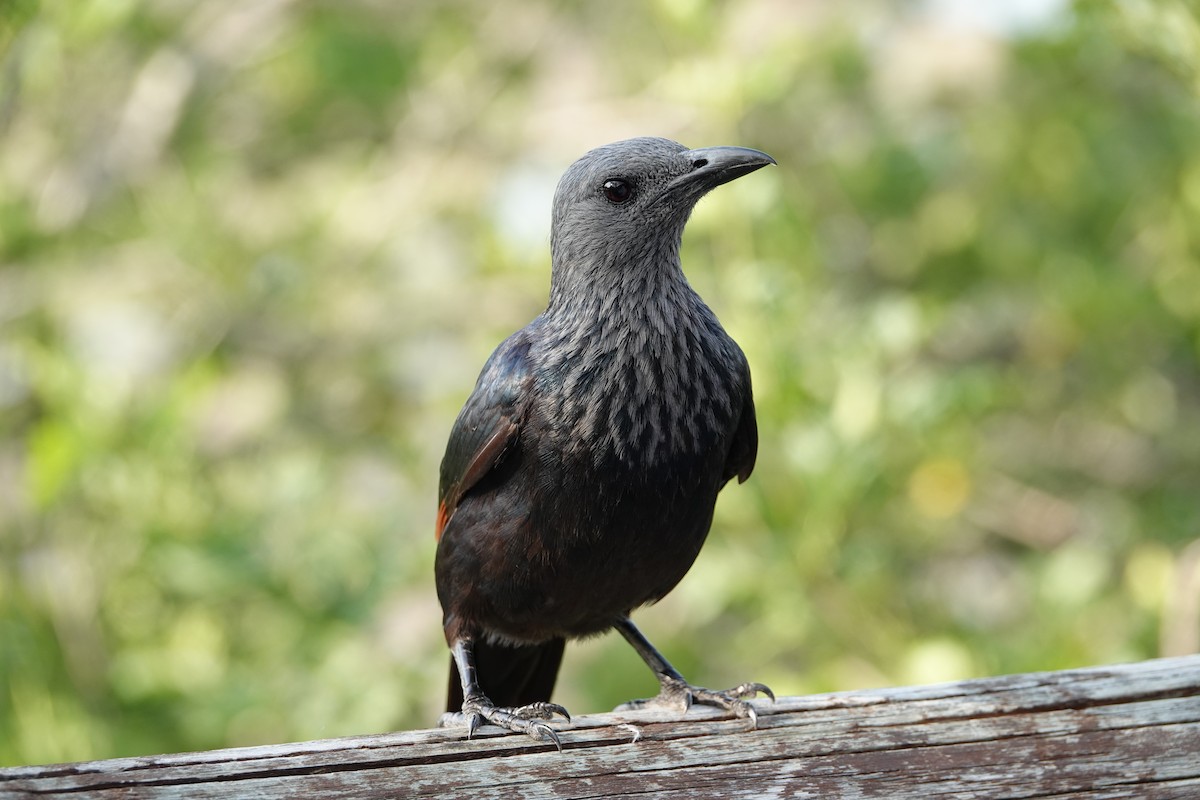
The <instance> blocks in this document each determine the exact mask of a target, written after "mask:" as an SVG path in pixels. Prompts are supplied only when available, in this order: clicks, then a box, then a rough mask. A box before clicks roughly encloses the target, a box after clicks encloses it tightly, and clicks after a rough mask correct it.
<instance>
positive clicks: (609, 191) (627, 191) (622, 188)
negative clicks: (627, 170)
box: [604, 180, 633, 205]
mask: <svg viewBox="0 0 1200 800" xmlns="http://www.w3.org/2000/svg"><path fill="white" fill-rule="evenodd" d="M604 197H605V198H606V199H607V200H608V202H610V203H616V204H617V205H620V204H621V203H627V202H629V198H631V197H633V187H632V186H630V185H629V184H628V183H626V182H625V181H620V180H609V181H605V182H604Z"/></svg>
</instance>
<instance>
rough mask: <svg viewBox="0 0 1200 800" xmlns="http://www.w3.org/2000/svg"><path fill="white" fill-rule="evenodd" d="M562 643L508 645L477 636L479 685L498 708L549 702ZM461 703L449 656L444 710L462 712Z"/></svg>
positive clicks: (460, 685)
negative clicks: (493, 642) (447, 686)
mask: <svg viewBox="0 0 1200 800" xmlns="http://www.w3.org/2000/svg"><path fill="white" fill-rule="evenodd" d="M565 644H566V642H565V641H564V640H562V639H550V640H549V641H546V642H542V643H541V644H528V645H519V646H510V645H503V644H492V643H490V642H488V641H486V640H483V639H477V640H476V641H475V643H474V649H475V667H476V669H477V671H478V676H479V688H480V689H482V690H483V693H484V694H486V695H487V696H488V699H490V700H491V701H492V702H493V703H495V704H496V705H497V706H500V707H513V706H525V705H529V704H530V703H537V702H540V701H541V702H548V701H549V700H550V693H551V692H552V691H554V681H555V679H556V678H557V677H558V666H559V664H561V663H562V656H563V646H564V645H565ZM462 704H463V693H462V681H460V680H459V677H458V667H457V666H456V665H455V663H454V659H453V658H451V659H450V689H449V692H448V693H447V698H446V710H447V711H461V710H462Z"/></svg>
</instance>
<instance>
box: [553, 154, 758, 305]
mask: <svg viewBox="0 0 1200 800" xmlns="http://www.w3.org/2000/svg"><path fill="white" fill-rule="evenodd" d="M774 163H775V159H773V158H771V157H770V156H769V155H767V154H766V153H762V152H759V151H758V150H751V149H749V148H745V147H708V148H704V149H701V150H688V149H687V148H686V147H684V146H683V145H681V144H679V143H678V142H673V141H671V140H670V139H660V138H655V137H648V136H647V137H641V138H637V139H626V140H624V141H620V142H613V143H612V144H606V145H604V146H602V147H597V148H596V149H595V150H592V151H591V152H589V153H587V154H586V155H584V156H583V157H582V158H580V159H579V160H578V161H576V162H575V163H574V164H572V165H571V167H570V168H569V169H568V170H567V171H566V173H565V174H564V175H563V176H562V179H561V180H560V181H559V182H558V189H557V190H556V191H555V193H554V214H553V221H552V227H551V238H550V243H551V249H552V251H553V254H554V272H555V276H554V279H555V283H561V282H562V281H563V280H564V279H565V278H566V277H567V276H566V275H563V274H560V273H564V272H566V273H576V272H578V271H579V270H580V268H581V267H583V268H584V269H586V270H587V271H594V270H596V269H601V268H603V269H630V268H640V267H644V266H645V265H646V261H647V259H649V260H651V261H656V262H657V261H661V260H663V259H667V260H671V259H676V260H677V257H678V250H679V240H680V236H681V235H682V233H683V226H684V224H685V223H686V222H687V219H688V216H689V215H690V214H691V212H692V209H693V208H694V207H695V205H696V202H697V201H698V200H699V199H700V198H701V197H703V196H704V195H705V194H707V193H708V192H709V191H710V190H711V189H714V188H715V187H717V186H720V185H721V184H723V183H728V182H729V181H731V180H733V179H735V178H740V177H741V176H743V175H746V174H749V173H751V172H754V171H755V170H756V169H759V168H761V167H765V166H766V165H768V164H774ZM571 282H573V281H571Z"/></svg>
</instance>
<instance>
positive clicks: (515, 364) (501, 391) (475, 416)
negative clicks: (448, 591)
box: [436, 333, 531, 539]
mask: <svg viewBox="0 0 1200 800" xmlns="http://www.w3.org/2000/svg"><path fill="white" fill-rule="evenodd" d="M528 353H529V341H528V339H527V338H525V337H524V336H523V335H522V333H516V334H513V335H512V336H510V337H509V338H508V339H506V340H505V341H504V343H503V344H501V345H500V346H499V347H498V348H496V352H494V353H492V357H491V358H489V359H488V362H487V364H485V365H484V367H483V371H482V372H481V373H480V375H479V381H478V382H477V383H476V384H475V390H474V391H473V392H472V393H471V396H470V397H469V398H467V402H466V405H464V406H463V409H462V411H460V412H459V414H458V419H456V420H455V421H454V427H453V428H452V429H451V431H450V441H449V442H447V443H446V454H445V456H443V457H442V470H441V481H440V484H439V487H438V514H437V527H436V536H437V538H438V539H440V538H441V537H442V531H444V530H445V528H446V525H447V524H448V523H449V522H450V518H451V517H452V516H454V510H455V509H456V508H458V504H459V501H461V500H462V498H463V496H464V495H465V494H466V493H467V492H469V491H470V490H471V487H473V486H474V485H475V484H477V483H479V481H480V479H482V478H483V476H485V475H487V474H488V473H489V472H490V471H491V470H492V469H493V468H495V466H496V465H497V464H499V463H500V459H501V458H503V456H504V454H505V452H506V451H507V450H508V448H509V447H510V446H511V445H512V444H513V442H514V441H515V440H516V438H517V434H518V432H519V431H520V429H521V423H522V421H523V417H524V408H525V404H526V400H527V397H528V394H529V392H528V387H529V384H530V381H531V373H530V369H529V361H528Z"/></svg>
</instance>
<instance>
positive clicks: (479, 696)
mask: <svg viewBox="0 0 1200 800" xmlns="http://www.w3.org/2000/svg"><path fill="white" fill-rule="evenodd" d="M451 652H452V653H453V654H454V663H455V664H457V665H458V674H459V676H460V677H461V679H462V689H463V698H464V699H463V706H462V713H461V714H456V713H452V714H443V715H442V718H441V719H440V720H438V725H440V726H442V727H447V726H449V725H454V724H461V723H462V720H463V719H464V718H465V720H466V725H467V738H468V739H470V738H471V737H472V736H474V735H475V731H476V729H477V728H479V726H480V725H482V724H483V723H484V722H485V721H486V722H489V723H491V724H492V725H495V726H496V727H499V728H504V729H505V730H510V731H515V732H517V733H524V734H528V735H529V736H532V737H533V738H534V739H537V740H538V741H549V742H553V743H554V746H555V747H557V748H558V749H559V750H562V742H561V741H560V740H559V738H558V734H557V733H555V732H554V729H553V728H551V727H550V726H549V725H547V724H546V723H545V722H543V720H548V719H553V718H554V715H555V714H559V715H561V716H563V717H565V718H566V719H567V721H568V722H569V721H570V720H571V715H570V714H568V713H567V710H566V709H565V708H563V707H562V706H560V705H558V704H557V703H530V704H529V705H527V706H520V707H519V708H498V707H497V706H496V705H495V704H494V703H492V701H491V700H489V699H488V697H487V695H485V694H484V693H483V691H482V690H481V689H480V688H479V677H478V674H477V672H476V670H475V650H474V642H473V641H472V640H471V639H457V640H455V642H454V646H453V647H452V648H451Z"/></svg>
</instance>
